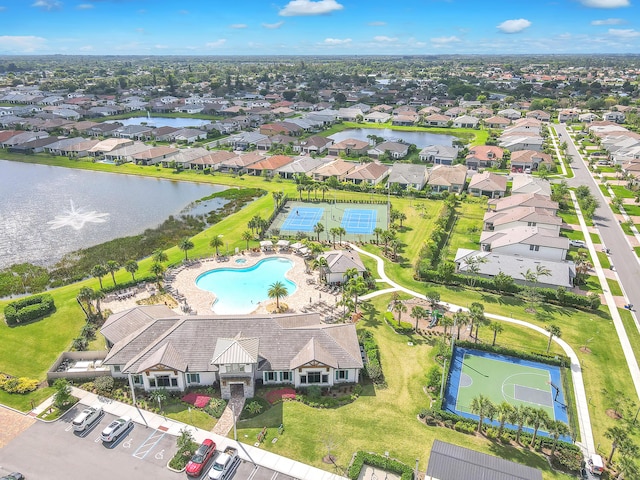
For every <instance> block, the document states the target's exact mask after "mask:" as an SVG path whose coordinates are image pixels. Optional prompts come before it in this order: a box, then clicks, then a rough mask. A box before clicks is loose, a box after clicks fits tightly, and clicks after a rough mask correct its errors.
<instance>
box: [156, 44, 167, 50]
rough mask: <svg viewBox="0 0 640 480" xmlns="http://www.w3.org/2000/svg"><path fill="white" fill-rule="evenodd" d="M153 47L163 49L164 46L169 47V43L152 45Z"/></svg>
mask: <svg viewBox="0 0 640 480" xmlns="http://www.w3.org/2000/svg"><path fill="white" fill-rule="evenodd" d="M153 48H157V49H158V50H164V49H165V48H169V45H160V44H158V45H154V46H153Z"/></svg>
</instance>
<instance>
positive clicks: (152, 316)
mask: <svg viewBox="0 0 640 480" xmlns="http://www.w3.org/2000/svg"><path fill="white" fill-rule="evenodd" d="M162 307H164V308H162ZM100 331H101V333H102V334H103V335H104V337H105V339H106V340H107V344H108V345H109V346H110V350H109V353H108V354H107V356H106V358H105V360H104V362H103V364H104V365H106V366H109V367H110V368H111V374H112V376H114V377H115V378H128V380H129V382H130V383H131V384H132V385H133V386H135V387H138V388H142V389H144V390H146V391H150V390H154V389H159V388H161V389H166V390H169V391H184V390H185V389H187V388H192V387H205V386H212V385H214V384H216V385H219V387H220V390H221V396H222V398H224V399H229V398H230V397H231V396H232V395H240V396H244V397H245V398H252V397H253V396H254V394H255V386H256V382H261V383H262V384H263V385H278V384H285V385H292V386H293V387H295V388H303V387H308V386H311V385H317V386H319V387H332V386H334V385H339V384H342V383H354V382H356V383H357V382H358V381H359V380H360V369H361V368H362V367H363V364H362V357H361V354H360V346H359V343H358V337H357V335H356V328H355V325H354V324H334V325H328V324H322V323H320V317H319V315H318V314H292V315H233V316H231V317H224V316H219V315H216V316H176V314H175V312H173V311H171V310H169V309H168V308H167V307H165V306H147V307H135V308H132V309H130V310H125V311H124V312H120V313H117V314H113V315H111V316H110V317H109V318H108V319H107V321H106V322H105V323H104V325H103V326H102V328H101V330H100Z"/></svg>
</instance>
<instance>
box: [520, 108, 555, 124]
mask: <svg viewBox="0 0 640 480" xmlns="http://www.w3.org/2000/svg"><path fill="white" fill-rule="evenodd" d="M525 117H526V118H535V119H536V120H540V121H541V122H549V121H551V114H550V113H547V112H545V111H544V110H531V111H530V112H527V113H526V115H525Z"/></svg>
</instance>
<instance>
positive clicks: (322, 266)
mask: <svg viewBox="0 0 640 480" xmlns="http://www.w3.org/2000/svg"><path fill="white" fill-rule="evenodd" d="M328 266H329V264H328V263H327V259H326V257H321V256H318V257H316V258H315V259H314V260H313V262H311V268H313V269H314V270H318V283H322V280H323V279H324V276H325V272H326V268H327V267H328Z"/></svg>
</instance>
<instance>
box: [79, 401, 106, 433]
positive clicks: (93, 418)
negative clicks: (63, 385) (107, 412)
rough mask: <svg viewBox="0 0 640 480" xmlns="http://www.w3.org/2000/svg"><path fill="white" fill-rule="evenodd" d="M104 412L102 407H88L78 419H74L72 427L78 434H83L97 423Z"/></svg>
mask: <svg viewBox="0 0 640 480" xmlns="http://www.w3.org/2000/svg"><path fill="white" fill-rule="evenodd" d="M103 413H104V411H103V410H102V406H101V405H94V406H92V407H87V408H85V409H84V410H82V412H80V413H79V414H78V415H77V416H76V418H74V419H73V422H72V425H73V429H74V430H75V431H76V432H82V431H83V430H86V429H87V428H89V427H90V426H91V425H93V424H94V423H95V422H97V421H98V420H99V419H100V417H102V414H103Z"/></svg>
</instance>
